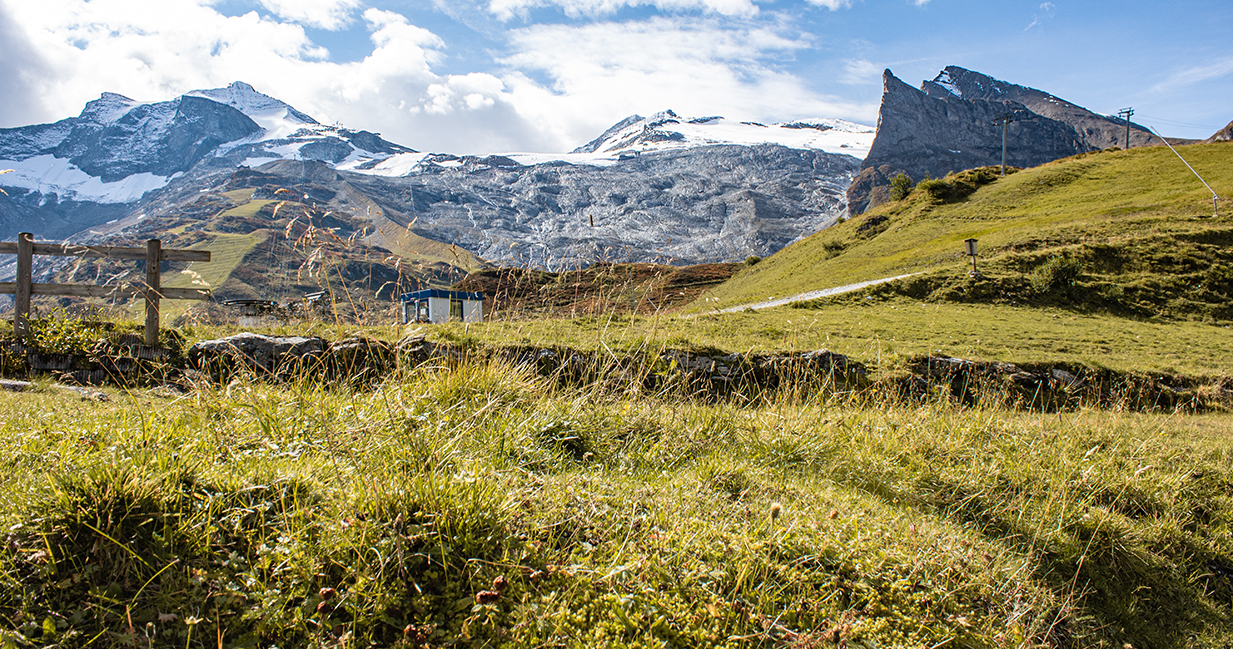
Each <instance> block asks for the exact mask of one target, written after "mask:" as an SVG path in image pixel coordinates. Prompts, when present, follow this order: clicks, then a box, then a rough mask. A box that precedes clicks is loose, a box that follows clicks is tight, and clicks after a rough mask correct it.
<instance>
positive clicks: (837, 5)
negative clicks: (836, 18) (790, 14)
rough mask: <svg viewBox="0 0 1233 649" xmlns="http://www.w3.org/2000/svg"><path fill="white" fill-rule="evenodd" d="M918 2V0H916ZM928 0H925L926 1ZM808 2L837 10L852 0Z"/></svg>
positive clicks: (844, 7)
mask: <svg viewBox="0 0 1233 649" xmlns="http://www.w3.org/2000/svg"><path fill="white" fill-rule="evenodd" d="M916 1H917V2H918V3H919V2H920V0H916ZM928 1H929V0H925V2H928ZM809 4H811V5H817V6H819V7H826V8H827V9H830V10H831V11H838V10H840V9H846V8H848V7H851V6H852V0H809Z"/></svg>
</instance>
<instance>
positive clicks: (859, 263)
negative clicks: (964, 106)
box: [692, 144, 1233, 311]
mask: <svg viewBox="0 0 1233 649" xmlns="http://www.w3.org/2000/svg"><path fill="white" fill-rule="evenodd" d="M1179 150H1180V151H1181V152H1182V154H1183V155H1184V156H1185V157H1186V158H1187V160H1188V161H1189V162H1190V163H1191V164H1192V165H1193V166H1194V167H1195V168H1196V169H1198V170H1199V171H1200V173H1202V174H1204V176H1205V177H1206V178H1207V180H1208V182H1209V183H1210V184H1211V185H1212V186H1213V187H1214V188H1215V189H1216V191H1217V192H1219V193H1221V194H1222V195H1227V194H1233V165H1230V164H1229V161H1230V159H1231V158H1233V146H1230V145H1228V144H1210V145H1195V146H1187V147H1181V148H1180V149H1179ZM1225 211H1226V213H1227V212H1228V211H1229V210H1228V209H1227V208H1226V210H1225ZM1205 215H1206V216H1210V215H1211V194H1210V193H1209V192H1207V190H1206V189H1204V188H1203V186H1202V185H1201V184H1200V183H1199V181H1198V180H1197V179H1195V177H1194V176H1193V175H1192V174H1191V173H1190V171H1188V170H1187V169H1186V168H1185V166H1183V165H1182V163H1181V162H1180V161H1179V160H1178V159H1177V157H1176V156H1175V155H1174V154H1173V153H1172V152H1171V151H1169V150H1168V149H1167V148H1161V147H1155V148H1145V149H1135V150H1132V151H1128V152H1126V151H1120V152H1113V151H1111V152H1103V153H1099V154H1090V155H1087V156H1081V157H1077V158H1071V159H1066V160H1062V161H1058V162H1055V163H1051V164H1047V165H1043V166H1041V167H1037V168H1034V169H1028V170H1024V171H1021V172H1018V173H1014V174H1012V175H1010V176H1008V177H1006V178H1004V179H1000V180H998V181H996V182H994V183H993V184H991V185H987V186H985V187H983V188H981V189H979V190H977V191H976V192H975V193H974V194H972V195H971V196H970V197H969V198H968V199H967V200H965V201H962V202H959V203H956V204H950V205H934V204H933V202H932V201H929V200H927V199H926V198H925V197H924V196H922V195H921V193H920V192H916V193H915V194H914V195H913V197H910V198H909V199H908V200H906V201H902V202H898V203H891V204H888V205H885V206H882V207H879V208H877V209H875V210H872V211H870V212H869V213H867V214H865V215H862V216H860V217H857V218H854V219H850V220H849V221H847V222H845V223H843V224H840V225H837V226H835V227H833V228H830V229H828V230H825V231H822V232H820V233H818V234H815V235H813V236H811V237H809V238H807V239H805V240H803V241H800V242H798V243H796V244H794V245H792V246H789V247H788V248H785V249H784V250H782V251H780V252H779V253H776V254H775V255H773V256H772V257H769V258H767V259H765V260H763V261H762V262H761V263H759V264H757V265H756V266H753V267H751V268H749V269H747V270H746V271H744V272H742V273H740V274H738V275H737V276H736V277H734V278H733V279H732V280H731V281H729V282H728V283H727V284H725V285H723V286H720V287H717V288H716V289H714V290H712V291H711V292H710V293H709V294H708V295H707V296H704V298H703V299H702V300H700V301H699V302H698V303H696V304H695V305H694V306H693V307H692V309H693V310H694V311H703V310H710V309H713V308H722V307H726V306H733V305H738V304H746V303H751V302H757V301H760V300H765V299H767V298H769V297H783V296H787V295H793V294H796V293H802V292H805V291H809V290H816V289H820V288H828V287H832V286H840V285H844V284H850V283H854V282H860V281H864V280H869V279H876V278H880V277H890V276H894V275H900V274H904V273H913V272H921V271H926V270H936V269H945V271H946V272H947V273H954V274H960V273H962V272H963V271H964V270H965V269H966V266H965V264H966V263H967V261H966V258H964V257H963V256H962V251H963V243H962V242H963V240H964V239H967V238H969V237H973V238H977V239H979V240H980V248H981V255H982V260H981V261H982V264H984V266H985V267H988V268H992V269H996V268H997V267H998V262H999V260H1000V258H1001V257H1005V256H1008V255H1013V254H1015V253H1022V252H1025V251H1031V252H1032V253H1033V254H1035V255H1038V256H1039V255H1043V254H1047V253H1049V252H1051V251H1062V250H1065V249H1066V248H1067V247H1073V246H1076V245H1082V244H1088V245H1100V244H1105V245H1111V246H1113V247H1120V248H1127V249H1134V248H1135V247H1136V245H1137V244H1139V243H1141V242H1143V241H1145V240H1150V239H1152V238H1153V237H1157V238H1159V237H1160V236H1168V237H1171V238H1173V239H1174V240H1176V241H1177V242H1178V246H1177V249H1176V250H1169V251H1159V250H1155V254H1157V255H1169V254H1173V255H1183V256H1184V255H1188V254H1191V253H1192V252H1193V253H1194V254H1196V255H1198V261H1200V262H1201V261H1203V254H1204V253H1205V251H1204V250H1197V251H1192V250H1188V249H1187V245H1186V244H1187V243H1191V244H1192V245H1193V244H1194V243H1196V242H1197V243H1200V244H1212V245H1216V246H1221V247H1227V243H1228V240H1229V239H1230V237H1231V236H1233V235H1231V234H1230V224H1231V223H1233V219H1231V218H1230V217H1229V216H1228V215H1227V214H1226V216H1222V217H1221V218H1220V219H1212V220H1202V221H1200V220H1196V219H1195V218H1194V217H1200V216H1205ZM878 217H886V218H887V221H886V222H885V224H884V226H882V227H875V228H872V229H871V230H869V231H867V233H861V232H858V228H859V227H860V226H861V225H862V224H865V223H867V222H869V221H870V219H874V218H878ZM870 235H872V236H870ZM1149 247H1151V246H1149ZM1166 261H1167V260H1166ZM1008 266H1009V267H1010V269H1009V270H1008V271H1007V272H1015V271H1018V270H1021V266H1022V265H1021V264H1008ZM982 270H984V268H982ZM1142 274H1143V273H1141V272H1138V271H1136V270H1135V269H1120V272H1115V273H1113V274H1112V275H1110V279H1112V280H1113V281H1122V280H1127V281H1135V280H1136V279H1141V277H1140V276H1141V275H1142Z"/></svg>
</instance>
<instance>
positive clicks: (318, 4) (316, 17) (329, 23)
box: [260, 0, 361, 30]
mask: <svg viewBox="0 0 1233 649" xmlns="http://www.w3.org/2000/svg"><path fill="white" fill-rule="evenodd" d="M260 1H261V5H262V6H263V7H265V8H266V9H269V10H270V11H272V12H273V13H274V14H275V15H277V16H278V17H279V18H284V19H286V20H290V21H292V22H297V23H300V24H302V25H308V26H309V27H317V28H320V29H330V30H335V29H342V28H343V27H346V26H347V25H350V24H351V22H352V15H353V14H354V12H355V10H356V9H357V8H359V6H360V5H361V0H260Z"/></svg>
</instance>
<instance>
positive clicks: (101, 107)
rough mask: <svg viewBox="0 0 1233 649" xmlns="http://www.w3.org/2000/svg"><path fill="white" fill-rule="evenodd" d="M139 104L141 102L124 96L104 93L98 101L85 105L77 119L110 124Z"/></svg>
mask: <svg viewBox="0 0 1233 649" xmlns="http://www.w3.org/2000/svg"><path fill="white" fill-rule="evenodd" d="M140 104H141V102H139V101H136V100H133V99H129V98H128V97H125V96H124V95H118V94H116V93H114V92H105V93H103V94H102V96H100V97H99V98H98V99H95V100H94V101H91V102H89V103H87V104H86V107H85V108H84V109H83V110H82V111H81V115H80V116H79V117H78V118H79V119H82V120H88V121H90V122H93V123H95V124H110V123H112V122H114V121H116V120H118V119H120V118H121V117H123V116H124V114H125V113H127V112H128V111H130V110H132V109H133V107H134V106H137V105H140Z"/></svg>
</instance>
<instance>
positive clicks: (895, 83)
mask: <svg viewBox="0 0 1233 649" xmlns="http://www.w3.org/2000/svg"><path fill="white" fill-rule="evenodd" d="M882 82H883V93H882V106H881V109H880V110H879V113H878V131H877V136H876V137H875V138H874V141H873V147H872V148H871V149H870V151H869V156H868V157H866V158H865V161H864V162H863V163H862V165H861V172H860V174H859V175H858V176H857V177H856V179H855V180H854V181H853V183H852V185H851V186H850V187H849V189H848V209H849V212H850V213H851V214H860V213H861V212H863V211H865V210H866V209H867V208H868V207H870V206H872V205H876V204H878V203H880V202H883V201H885V200H886V190H885V188H886V187H887V186H888V185H889V184H890V178H891V177H893V176H894V175H896V174H898V173H900V172H904V173H906V174H908V175H909V176H911V178H912V180H913V181H914V182H915V181H919V180H921V179H922V178H924V177H925V175H926V174H928V175H929V176H931V177H934V178H939V177H942V176H945V175H946V174H947V173H950V172H952V171H962V170H964V169H971V168H974V167H982V166H986V165H992V164H1000V163H1001V161H1002V126H1001V124H995V123H994V121H993V120H995V119H998V118H1000V117H1002V116H1005V115H1011V116H1013V117H1014V119H1015V121H1014V122H1012V123H1011V124H1010V126H1009V127H1008V128H1007V131H1006V163H1007V164H1008V165H1011V166H1015V167H1031V166H1036V165H1040V164H1044V163H1046V162H1050V161H1052V160H1057V159H1058V158H1064V157H1067V156H1071V155H1075V154H1077V153H1085V152H1087V151H1094V150H1097V149H1101V148H1106V147H1110V146H1122V147H1124V146H1125V145H1126V142H1125V139H1126V126H1125V122H1123V121H1119V120H1117V119H1114V118H1110V117H1105V116H1103V115H1097V114H1095V113H1093V112H1091V111H1089V110H1087V109H1084V108H1081V107H1079V106H1076V105H1074V104H1072V103H1070V102H1067V101H1064V100H1062V99H1059V98H1057V97H1054V96H1053V95H1050V94H1048V93H1045V92H1041V91H1040V90H1036V89H1034V88H1026V87H1024V86H1017V85H1015V84H1011V83H1006V82H1004V81H998V80H997V79H993V78H991V77H988V76H985V75H983V74H980V73H978V72H972V71H970V70H965V69H963V68H958V67H954V66H950V67H947V68H946V69H945V70H943V71H942V72H941V73H940V74H938V76H937V77H936V78H934V79H933V80H931V81H925V82H924V83H922V84H921V88H920V90H917V89H915V88H912V87H911V86H909V85H907V84H906V83H904V82H902V81H900V80H899V79H898V78H896V77H895V76H894V75H893V74H892V73H891V71H890V70H886V71H885V72H884V73H883V75H882ZM1158 143H1159V139H1158V138H1156V137H1155V136H1153V135H1152V134H1151V133H1150V132H1148V131H1147V130H1145V129H1143V128H1142V127H1140V126H1138V125H1135V124H1132V125H1131V145H1132V146H1143V145H1146V144H1158Z"/></svg>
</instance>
